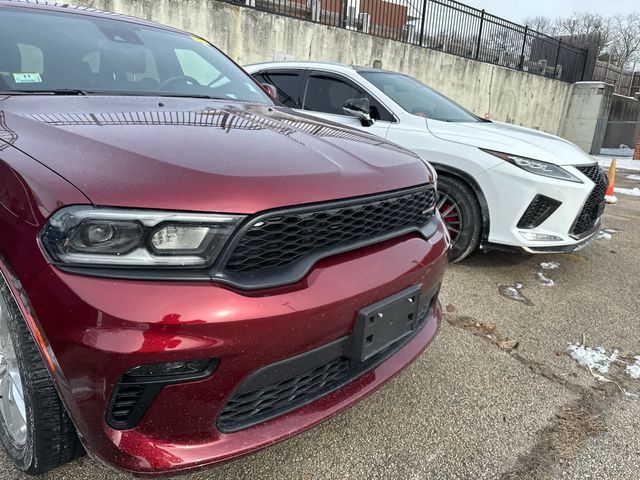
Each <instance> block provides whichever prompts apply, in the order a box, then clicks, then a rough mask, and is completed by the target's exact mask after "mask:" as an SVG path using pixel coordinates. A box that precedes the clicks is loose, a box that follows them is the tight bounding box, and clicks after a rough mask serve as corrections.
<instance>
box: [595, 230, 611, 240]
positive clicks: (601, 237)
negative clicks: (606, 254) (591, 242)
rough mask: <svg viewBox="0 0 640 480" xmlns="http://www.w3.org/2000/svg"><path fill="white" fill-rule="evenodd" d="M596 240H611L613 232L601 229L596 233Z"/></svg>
mask: <svg viewBox="0 0 640 480" xmlns="http://www.w3.org/2000/svg"><path fill="white" fill-rule="evenodd" d="M596 240H611V234H610V233H609V232H605V231H604V230H600V231H599V232H598V235H596Z"/></svg>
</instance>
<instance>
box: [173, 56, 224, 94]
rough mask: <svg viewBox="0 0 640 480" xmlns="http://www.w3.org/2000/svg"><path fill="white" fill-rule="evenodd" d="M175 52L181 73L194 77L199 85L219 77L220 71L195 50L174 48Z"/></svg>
mask: <svg viewBox="0 0 640 480" xmlns="http://www.w3.org/2000/svg"><path fill="white" fill-rule="evenodd" d="M175 52H176V57H178V62H179V63H180V68H181V69H182V73H184V74H185V75H187V76H189V77H192V78H194V79H196V80H197V81H198V83H200V85H209V84H210V83H212V82H214V81H215V80H217V79H218V78H220V72H219V71H218V70H216V69H215V68H214V67H213V65H211V64H210V63H209V62H207V61H206V60H205V59H204V58H202V57H201V56H200V55H198V53H197V52H194V51H193V50H176V51H175Z"/></svg>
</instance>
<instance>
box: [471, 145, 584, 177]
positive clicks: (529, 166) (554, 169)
mask: <svg viewBox="0 0 640 480" xmlns="http://www.w3.org/2000/svg"><path fill="white" fill-rule="evenodd" d="M480 150H482V151H483V152H485V153H488V154H490V155H493V156H495V157H498V158H501V159H502V160H505V161H507V162H509V163H511V164H513V165H515V166H516V167H520V168H521V169H523V170H526V171H527V172H529V173H533V174H535V175H542V176H544V177H550V178H555V179H557V180H566V181H568V182H575V183H583V182H582V180H580V179H579V178H578V177H576V176H574V175H572V174H571V173H569V172H568V171H566V170H565V169H564V168H562V167H559V166H558V165H554V164H553V163H547V162H543V161H541V160H534V159H532V158H527V157H520V156H518V155H511V154H509V153H503V152H495V151H493V150H487V149H484V148H481V149H480Z"/></svg>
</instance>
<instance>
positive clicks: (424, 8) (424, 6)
mask: <svg viewBox="0 0 640 480" xmlns="http://www.w3.org/2000/svg"><path fill="white" fill-rule="evenodd" d="M428 1H429V0H423V3H422V23H421V24H420V36H419V37H418V42H420V43H418V45H420V46H422V45H424V24H425V23H426V21H427V2H428Z"/></svg>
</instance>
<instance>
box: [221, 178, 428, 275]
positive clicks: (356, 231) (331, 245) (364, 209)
mask: <svg viewBox="0 0 640 480" xmlns="http://www.w3.org/2000/svg"><path fill="white" fill-rule="evenodd" d="M435 203H436V194H435V191H434V189H433V188H432V187H431V186H425V187H421V188H419V189H413V190H411V191H409V192H407V191H405V192H400V193H395V194H390V195H384V196H376V197H372V198H365V199H358V200H353V201H346V202H336V203H331V204H326V205H320V206H314V207H309V208H302V209H294V210H288V211H280V212H273V213H270V214H267V215H263V216H260V217H258V218H256V219H255V220H254V221H253V222H252V224H251V225H250V226H249V227H248V228H245V230H244V231H243V234H242V237H241V238H240V240H239V241H238V242H237V244H236V245H235V247H234V249H233V252H232V253H231V255H230V257H229V258H228V260H227V262H226V266H225V270H226V271H229V272H256V271H259V270H264V269H271V268H277V267H282V266H284V265H289V264H292V263H295V262H297V261H299V260H301V259H303V258H305V257H310V256H317V255H318V254H319V253H322V252H327V251H331V250H336V249H340V250H346V249H349V247H350V246H354V247H355V246H357V245H359V244H362V243H366V242H370V241H372V240H375V239H376V238H381V237H385V236H389V235H392V234H393V233H395V232H398V233H401V232H402V231H406V230H407V229H411V228H421V227H423V226H424V225H425V224H426V223H427V222H428V220H429V219H430V218H431V216H432V214H433V210H434V207H435Z"/></svg>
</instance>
